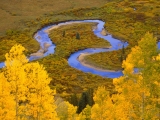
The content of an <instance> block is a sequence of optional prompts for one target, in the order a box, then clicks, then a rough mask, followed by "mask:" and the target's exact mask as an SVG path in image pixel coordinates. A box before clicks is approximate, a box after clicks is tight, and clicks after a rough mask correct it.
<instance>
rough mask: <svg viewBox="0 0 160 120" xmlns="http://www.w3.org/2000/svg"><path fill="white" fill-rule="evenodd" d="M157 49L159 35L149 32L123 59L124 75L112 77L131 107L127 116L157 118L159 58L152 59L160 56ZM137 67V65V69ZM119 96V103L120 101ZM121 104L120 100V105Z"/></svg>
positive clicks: (129, 117)
mask: <svg viewBox="0 0 160 120" xmlns="http://www.w3.org/2000/svg"><path fill="white" fill-rule="evenodd" d="M157 51H158V50H157V45H156V39H155V38H154V37H153V35H152V34H150V33H146V35H145V36H144V38H142V39H141V41H140V42H139V43H138V46H135V47H134V48H132V50H131V53H130V54H129V55H128V57H127V59H126V60H125V61H124V62H123V65H122V66H123V68H124V71H123V73H124V76H123V77H120V78H116V79H114V80H113V83H114V85H115V88H116V90H117V91H118V93H119V96H121V97H123V101H124V102H126V103H130V105H129V106H130V109H128V110H127V109H126V110H125V111H126V112H128V113H129V114H128V119H156V117H157V115H158V111H159V107H158V106H159V104H158V99H159V98H158V97H157V96H159V93H160V92H158V89H159V88H158V84H155V83H159V80H160V79H159V77H158V76H159V72H160V71H159V69H158V68H159V67H158V65H159V63H160V62H158V61H157V60H156V59H154V60H153V58H157V57H156V56H157V55H158V52H157ZM135 67H137V68H138V70H137V71H136V72H135ZM153 86H154V87H153ZM119 96H117V101H118V102H117V104H118V103H119V102H120V100H119V98H118V97H119ZM153 99H154V100H155V101H153ZM123 101H122V102H123ZM119 105H121V102H120V103H119V104H118V105H117V106H119ZM151 106H152V107H151Z"/></svg>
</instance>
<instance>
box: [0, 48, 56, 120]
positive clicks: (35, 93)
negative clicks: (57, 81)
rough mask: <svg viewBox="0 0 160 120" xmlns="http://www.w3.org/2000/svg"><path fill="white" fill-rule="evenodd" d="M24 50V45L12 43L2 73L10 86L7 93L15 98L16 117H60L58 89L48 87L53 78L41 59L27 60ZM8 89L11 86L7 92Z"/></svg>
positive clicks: (50, 119) (46, 119)
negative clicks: (40, 62)
mask: <svg viewBox="0 0 160 120" xmlns="http://www.w3.org/2000/svg"><path fill="white" fill-rule="evenodd" d="M24 50H25V49H24V47H22V46H21V45H15V46H13V47H12V48H11V50H10V52H9V53H7V54H6V61H5V65H6V67H5V68H3V72H2V74H3V75H2V77H3V76H4V77H3V78H4V80H6V81H7V82H8V83H9V86H10V92H9V93H8V94H10V96H12V97H13V100H14V104H13V106H12V107H14V110H15V111H14V112H15V116H13V120H14V118H15V120H53V119H54V120H58V117H57V113H56V111H55V109H56V106H55V104H54V96H53V95H54V93H55V92H54V91H53V90H51V89H50V87H49V83H50V80H51V79H50V78H49V77H48V74H47V72H46V71H45V69H44V67H43V66H42V65H39V63H38V62H37V63H28V59H27V58H26V57H25V55H24V54H23V51H24ZM2 87H3V86H2ZM7 89H9V87H8V88H6V89H5V90H4V91H6V90H7ZM11 100H12V99H11ZM11 103H12V102H11ZM11 110H12V109H11Z"/></svg>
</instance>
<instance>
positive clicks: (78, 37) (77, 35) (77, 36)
mask: <svg viewBox="0 0 160 120" xmlns="http://www.w3.org/2000/svg"><path fill="white" fill-rule="evenodd" d="M76 39H78V40H79V39H80V35H79V33H78V32H77V33H76Z"/></svg>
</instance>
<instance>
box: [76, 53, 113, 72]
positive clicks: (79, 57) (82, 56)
mask: <svg viewBox="0 0 160 120" xmlns="http://www.w3.org/2000/svg"><path fill="white" fill-rule="evenodd" d="M88 55H91V54H90V53H81V54H80V56H78V58H77V60H78V61H79V62H80V63H81V64H82V65H84V66H86V67H89V68H93V69H96V70H99V71H103V72H116V71H114V70H106V69H103V68H100V67H97V66H95V65H93V64H91V63H89V62H87V61H86V60H85V57H86V56H88Z"/></svg>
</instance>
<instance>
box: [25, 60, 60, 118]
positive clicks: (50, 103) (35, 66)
mask: <svg viewBox="0 0 160 120" xmlns="http://www.w3.org/2000/svg"><path fill="white" fill-rule="evenodd" d="M24 70H25V76H26V81H28V82H27V83H26V87H27V88H28V93H27V95H26V96H27V101H28V102H27V104H26V106H25V107H26V114H27V115H28V116H29V118H30V119H36V120H57V119H58V118H57V113H56V111H55V109H56V106H55V104H54V96H53V95H54V94H55V91H53V90H51V89H50V87H49V83H50V81H51V79H50V78H49V77H48V74H47V72H46V71H45V70H44V67H43V66H42V65H39V63H38V62H36V63H30V64H26V65H25V69H24Z"/></svg>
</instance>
